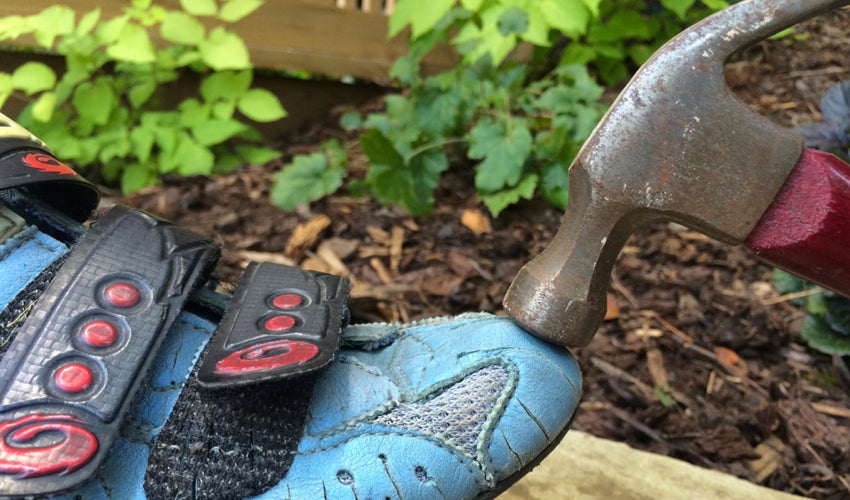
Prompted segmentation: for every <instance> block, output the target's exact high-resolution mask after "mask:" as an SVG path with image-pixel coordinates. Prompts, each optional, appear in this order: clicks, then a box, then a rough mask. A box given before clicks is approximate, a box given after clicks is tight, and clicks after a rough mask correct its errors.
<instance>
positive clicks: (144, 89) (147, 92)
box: [127, 82, 156, 109]
mask: <svg viewBox="0 0 850 500" xmlns="http://www.w3.org/2000/svg"><path fill="white" fill-rule="evenodd" d="M155 91H156V82H140V83H139V84H137V85H134V86H132V87H131V88H130V90H128V91H127V99H128V100H129V101H130V105H131V106H133V108H135V109H138V108H140V107H141V106H142V105H143V104H144V103H146V102H148V99H150V98H151V96H152V95H153V93H154V92H155Z"/></svg>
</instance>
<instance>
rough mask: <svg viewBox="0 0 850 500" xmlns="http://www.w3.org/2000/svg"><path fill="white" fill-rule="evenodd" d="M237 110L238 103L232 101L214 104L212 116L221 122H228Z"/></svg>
mask: <svg viewBox="0 0 850 500" xmlns="http://www.w3.org/2000/svg"><path fill="white" fill-rule="evenodd" d="M235 110H236V103H235V102H232V101H219V102H217V103H215V104H213V107H212V115H213V116H214V117H215V118H218V119H219V120H227V119H228V118H231V117H233V112H234V111H235Z"/></svg>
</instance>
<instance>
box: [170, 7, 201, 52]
mask: <svg viewBox="0 0 850 500" xmlns="http://www.w3.org/2000/svg"><path fill="white" fill-rule="evenodd" d="M159 32H160V34H161V35H162V38H164V39H166V40H168V41H169V42H174V43H177V44H183V45H198V44H199V43H201V41H202V40H203V39H204V33H205V32H206V30H205V29H204V25H203V24H201V22H200V21H198V20H197V19H195V18H194V17H192V16H190V15H189V14H186V13H185V12H180V11H179V10H173V11H169V12H168V15H166V16H165V19H164V20H163V21H162V24H161V25H160V26H159Z"/></svg>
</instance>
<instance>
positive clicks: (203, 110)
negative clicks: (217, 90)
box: [177, 97, 210, 128]
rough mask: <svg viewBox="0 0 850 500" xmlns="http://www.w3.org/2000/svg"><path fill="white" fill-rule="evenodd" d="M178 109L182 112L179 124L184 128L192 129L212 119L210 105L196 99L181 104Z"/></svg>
mask: <svg viewBox="0 0 850 500" xmlns="http://www.w3.org/2000/svg"><path fill="white" fill-rule="evenodd" d="M177 109H178V110H179V111H180V119H179V121H178V123H179V125H180V127H182V128H192V127H194V126H196V125H198V124H200V123H201V122H204V121H207V120H209V118H210V105H209V104H206V103H201V101H199V100H197V99H195V98H191V97H190V98H189V99H186V100H185V101H183V102H181V103H180V105H179V106H177Z"/></svg>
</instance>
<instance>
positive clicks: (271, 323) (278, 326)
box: [264, 315, 295, 332]
mask: <svg viewBox="0 0 850 500" xmlns="http://www.w3.org/2000/svg"><path fill="white" fill-rule="evenodd" d="M264 326H265V328H266V330H268V331H270V332H282V331H285V330H289V329H290V328H292V327H293V326H295V318H293V317H292V316H286V315H281V316H274V317H272V318H269V319H268V320H266V324H265V325H264Z"/></svg>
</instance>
